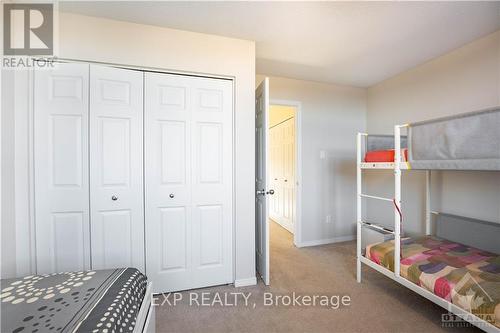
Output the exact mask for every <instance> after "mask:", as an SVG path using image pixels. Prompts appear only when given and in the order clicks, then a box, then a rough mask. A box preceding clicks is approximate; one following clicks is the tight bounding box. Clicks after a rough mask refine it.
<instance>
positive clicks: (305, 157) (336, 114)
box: [256, 75, 366, 246]
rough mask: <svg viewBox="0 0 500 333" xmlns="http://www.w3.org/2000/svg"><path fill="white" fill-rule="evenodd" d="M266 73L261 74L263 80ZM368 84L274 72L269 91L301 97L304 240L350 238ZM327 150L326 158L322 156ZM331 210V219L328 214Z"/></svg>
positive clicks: (272, 94)
mask: <svg viewBox="0 0 500 333" xmlns="http://www.w3.org/2000/svg"><path fill="white" fill-rule="evenodd" d="M263 78H264V76H263V75H257V80H256V81H257V82H258V83H260V81H262V80H263ZM365 92H366V90H365V89H361V88H352V87H347V86H337V85H329V84H323V83H316V82H310V81H300V80H293V79H287V78H279V77H270V97H271V100H273V99H280V100H292V101H298V102H300V103H301V106H302V108H301V112H302V114H301V123H302V142H301V145H302V161H299V163H301V168H302V184H301V186H300V187H299V189H300V190H301V193H302V228H301V231H300V233H301V235H302V239H301V244H298V245H304V246H306V245H313V244H318V243H327V242H333V241H341V240H345V239H350V238H352V237H353V236H354V234H355V226H356V224H355V221H356V206H355V203H356V185H355V184H356V158H355V156H356V145H355V137H356V133H357V132H358V131H364V130H365V119H366V103H365V100H366V96H365ZM321 151H325V153H326V159H320V152H321ZM327 215H331V217H332V220H331V223H326V216H327Z"/></svg>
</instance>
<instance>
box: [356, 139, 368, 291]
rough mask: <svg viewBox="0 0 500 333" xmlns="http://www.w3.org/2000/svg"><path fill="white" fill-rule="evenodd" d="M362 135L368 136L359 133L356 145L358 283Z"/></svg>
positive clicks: (358, 268)
mask: <svg viewBox="0 0 500 333" xmlns="http://www.w3.org/2000/svg"><path fill="white" fill-rule="evenodd" d="M362 136H366V134H364V133H358V135H357V137H356V147H357V155H356V237H357V246H356V279H357V281H358V283H360V282H361V219H362V217H361V215H362V209H361V202H362V200H361V184H362V183H361V182H362V178H361V176H362V173H361V153H362V151H361V138H362Z"/></svg>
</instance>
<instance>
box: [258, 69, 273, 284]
mask: <svg viewBox="0 0 500 333" xmlns="http://www.w3.org/2000/svg"><path fill="white" fill-rule="evenodd" d="M268 123H269V79H268V78H265V79H264V81H262V83H261V84H260V85H259V86H258V87H257V89H256V90H255V154H256V156H255V163H256V165H255V219H256V221H255V222H256V223H255V226H256V244H255V247H256V259H257V272H258V273H259V274H260V276H261V277H262V279H263V280H264V283H265V284H266V285H269V205H268V200H267V198H268V196H267V195H266V194H267V193H269V194H271V193H272V192H270V190H269V192H268V184H269V182H268V149H267V138H268V131H269V129H268Z"/></svg>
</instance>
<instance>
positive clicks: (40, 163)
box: [33, 64, 90, 274]
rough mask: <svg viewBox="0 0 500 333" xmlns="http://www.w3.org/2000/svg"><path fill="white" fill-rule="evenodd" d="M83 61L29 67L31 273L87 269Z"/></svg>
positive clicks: (85, 72)
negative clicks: (33, 239) (31, 79)
mask: <svg viewBox="0 0 500 333" xmlns="http://www.w3.org/2000/svg"><path fill="white" fill-rule="evenodd" d="M88 86H89V65H87V64H56V67H55V68H54V69H51V70H39V71H35V72H34V94H33V100H34V104H33V106H34V108H33V113H34V118H33V120H34V140H33V143H34V147H33V150H34V177H35V184H34V189H35V226H36V231H35V232H36V261H37V273H38V274H44V273H52V272H62V271H75V270H83V269H90V232H89V231H90V228H89V154H88V132H89V104H88V103H89V90H88Z"/></svg>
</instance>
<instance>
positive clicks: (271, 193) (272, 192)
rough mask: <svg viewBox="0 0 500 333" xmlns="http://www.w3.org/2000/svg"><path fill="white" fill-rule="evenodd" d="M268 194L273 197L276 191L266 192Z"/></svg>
mask: <svg viewBox="0 0 500 333" xmlns="http://www.w3.org/2000/svg"><path fill="white" fill-rule="evenodd" d="M266 194H270V195H273V194H274V190H269V191H267V192H266Z"/></svg>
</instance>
